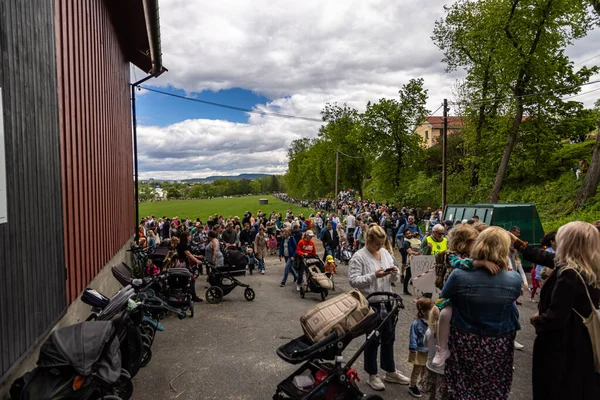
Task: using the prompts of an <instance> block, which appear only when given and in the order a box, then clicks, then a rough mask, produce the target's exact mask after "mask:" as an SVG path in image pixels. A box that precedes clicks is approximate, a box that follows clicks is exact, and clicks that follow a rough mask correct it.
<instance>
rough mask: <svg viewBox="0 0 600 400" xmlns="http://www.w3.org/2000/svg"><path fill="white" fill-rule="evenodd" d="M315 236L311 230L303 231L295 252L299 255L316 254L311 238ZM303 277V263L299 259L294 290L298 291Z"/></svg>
mask: <svg viewBox="0 0 600 400" xmlns="http://www.w3.org/2000/svg"><path fill="white" fill-rule="evenodd" d="M314 236H315V234H314V233H313V231H311V230H308V231H306V232H304V235H302V239H300V241H299V242H298V246H297V247H296V254H297V255H298V256H299V257H302V256H305V255H309V254H317V249H316V247H315V244H314V242H313V240H312V238H313V237H314ZM303 278H304V263H303V262H301V261H300V260H299V262H298V280H297V281H296V290H297V291H300V286H302V279H303Z"/></svg>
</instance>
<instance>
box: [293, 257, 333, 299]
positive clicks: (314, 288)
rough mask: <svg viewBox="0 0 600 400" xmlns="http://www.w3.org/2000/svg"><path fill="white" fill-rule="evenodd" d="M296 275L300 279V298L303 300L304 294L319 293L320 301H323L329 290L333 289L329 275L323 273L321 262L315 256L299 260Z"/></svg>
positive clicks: (323, 267) (323, 268) (323, 266)
mask: <svg viewBox="0 0 600 400" xmlns="http://www.w3.org/2000/svg"><path fill="white" fill-rule="evenodd" d="M298 266H299V271H298V275H299V276H301V277H304V278H301V279H302V280H301V282H302V284H300V297H302V298H304V296H305V294H306V293H309V292H312V293H319V294H320V295H321V300H323V301H325V299H327V296H328V295H329V290H330V289H333V282H332V281H331V274H329V273H326V272H325V265H324V264H323V261H322V260H321V259H320V258H319V256H317V255H316V254H310V255H305V256H302V257H300V258H299V261H298Z"/></svg>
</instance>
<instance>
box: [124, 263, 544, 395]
mask: <svg viewBox="0 0 600 400" xmlns="http://www.w3.org/2000/svg"><path fill="white" fill-rule="evenodd" d="M337 272H338V274H337V275H336V277H335V283H336V289H337V290H336V292H333V295H335V293H341V292H342V291H345V290H348V289H350V285H349V284H348V279H347V266H344V265H341V266H338V271H337ZM282 276H283V263H282V262H279V259H278V258H277V257H269V258H267V260H266V274H265V275H257V274H254V275H252V276H245V277H240V280H241V281H243V282H244V283H248V284H250V285H251V287H252V288H253V289H254V290H255V292H256V299H255V300H254V301H253V302H247V301H246V300H244V296H243V290H242V288H236V289H235V290H234V291H233V292H232V293H230V294H229V295H228V296H226V297H225V298H224V299H223V301H222V302H221V303H220V304H217V305H211V304H206V303H202V304H197V305H196V308H195V310H196V315H195V317H194V318H186V319H185V320H182V321H180V320H178V319H176V318H172V317H171V318H167V319H165V320H163V321H162V322H163V324H164V326H165V331H164V332H159V333H158V334H157V337H156V340H155V343H154V346H153V354H154V356H153V358H152V361H151V362H150V364H149V365H148V366H147V367H146V368H143V369H142V370H141V371H140V372H139V374H138V375H137V376H136V378H135V394H134V397H133V398H134V399H140V400H141V399H181V400H187V399H189V400H192V399H203V400H204V399H206V400H208V399H236V400H242V399H248V400H250V399H260V400H263V399H264V400H267V399H271V398H272V396H273V394H274V393H275V389H276V387H277V384H278V383H279V382H280V381H282V380H283V379H285V378H286V377H287V376H288V375H290V374H291V373H292V372H293V371H294V370H295V368H296V367H297V366H293V365H290V364H287V363H285V362H284V361H283V360H281V359H280V358H279V357H278V356H277V354H276V353H275V350H276V349H277V348H278V347H279V346H281V345H282V344H284V343H286V342H288V341H289V340H291V339H293V338H296V337H298V336H301V335H302V328H301V327H300V322H299V318H300V316H301V315H302V314H304V313H305V312H306V310H308V309H309V308H310V307H312V306H314V305H315V304H317V303H318V302H319V301H320V297H319V296H318V295H316V294H312V293H309V294H307V295H306V298H305V299H301V298H300V296H299V294H298V293H297V292H296V290H295V284H292V282H291V280H292V277H291V276H290V279H289V281H288V284H287V285H286V286H285V287H280V286H279V283H280V282H281V277H282ZM201 278H202V277H201ZM206 287H207V283H206V282H205V281H204V280H203V279H199V280H198V282H197V289H198V293H199V294H201V293H204V291H205V288H206ZM396 289H397V290H399V288H396ZM330 297H331V295H330ZM414 299H415V298H414V297H410V296H405V298H404V303H405V305H406V309H405V310H402V311H401V312H400V316H399V320H398V325H397V333H396V346H395V351H396V365H397V368H398V369H399V370H400V371H401V372H403V373H404V374H405V375H410V371H411V365H410V364H409V363H407V362H406V360H407V357H408V332H409V327H410V324H411V322H412V320H413V318H414V315H415V310H416V309H415V306H414V304H413V300H414ZM521 300H523V306H520V307H519V311H520V314H521V325H522V330H521V331H520V332H519V333H518V335H517V340H518V341H519V342H520V343H522V344H523V345H525V349H524V350H523V351H516V352H515V363H514V367H515V373H514V379H513V384H512V394H511V397H510V398H511V399H514V400H523V399H530V398H531V378H530V377H531V372H530V370H531V355H532V348H533V339H534V337H535V332H534V330H533V328H532V327H531V325H530V324H529V322H528V321H529V317H530V316H531V315H533V314H534V313H535V311H536V307H535V304H533V303H530V302H529V301H528V299H527V301H525V300H526V299H521ZM361 343H362V339H356V340H355V341H354V342H353V343H351V344H350V346H348V348H346V350H345V352H344V355H345V357H346V359H348V358H349V357H350V356H351V355H352V354H354V352H355V349H357V348H358V346H359V345H360V344H361ZM362 365H363V358H362V356H361V357H359V359H358V361H357V362H356V364H355V365H354V367H355V368H356V370H357V371H358V373H359V376H360V378H361V382H360V383H359V387H360V388H361V390H362V391H363V392H365V393H373V391H372V390H371V389H370V388H369V387H368V386H367V385H366V378H367V376H366V374H365V372H364V370H363V366H362ZM175 378H176V379H175ZM172 380H173V382H172V385H171V384H170V383H171V381H172ZM171 386H172V387H171ZM380 395H381V396H382V397H383V398H384V399H412V398H413V397H412V396H410V395H409V394H408V392H407V387H406V386H401V385H394V384H390V383H388V384H387V385H386V390H385V391H383V392H380ZM424 398H425V397H424Z"/></svg>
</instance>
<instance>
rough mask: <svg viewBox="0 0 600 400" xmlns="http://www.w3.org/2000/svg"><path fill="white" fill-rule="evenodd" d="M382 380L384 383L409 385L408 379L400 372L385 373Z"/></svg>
mask: <svg viewBox="0 0 600 400" xmlns="http://www.w3.org/2000/svg"><path fill="white" fill-rule="evenodd" d="M384 379H385V381H386V382H390V383H399V384H400V385H408V384H409V383H410V379H408V377H406V376H404V375H402V374H401V373H400V371H394V372H386V373H385V378H384Z"/></svg>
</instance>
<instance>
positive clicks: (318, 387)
mask: <svg viewBox="0 0 600 400" xmlns="http://www.w3.org/2000/svg"><path fill="white" fill-rule="evenodd" d="M382 297H383V299H381V298H382ZM367 299H368V300H369V303H370V304H379V305H380V309H381V311H380V312H379V313H374V314H371V315H370V316H369V317H365V318H364V320H363V321H361V322H360V323H359V324H357V325H356V326H354V327H353V328H352V329H351V330H350V331H348V332H346V333H345V334H343V335H342V336H338V333H337V332H333V333H331V334H330V335H329V336H327V337H326V338H325V339H323V340H321V341H319V342H317V343H314V344H313V343H312V342H310V341H309V340H308V339H307V338H306V337H305V336H301V337H299V338H297V339H294V340H292V341H291V342H289V343H287V344H284V345H283V346H281V347H279V348H278V349H277V355H278V356H279V357H280V358H281V359H283V360H284V361H286V362H288V363H290V364H299V363H303V364H302V366H301V367H300V368H298V369H297V370H296V371H295V372H294V373H293V374H292V375H290V376H289V377H287V378H286V379H284V380H283V381H282V382H281V383H279V385H277V391H276V392H275V395H274V396H273V399H274V400H284V399H292V400H300V399H301V400H309V399H310V400H330V399H331V400H333V399H344V400H359V399H361V400H367V399H368V400H377V399H382V397H381V396H379V395H369V396H365V395H364V393H362V392H361V391H360V390H359V389H358V386H357V385H356V381H357V380H358V373H357V372H356V370H354V369H352V368H351V367H352V364H354V362H355V361H356V360H357V359H358V357H360V355H361V354H362V353H363V351H364V350H365V348H366V347H367V344H368V343H370V342H371V341H373V340H378V338H379V334H378V332H379V331H380V330H381V328H382V327H383V325H384V324H386V323H388V322H391V323H392V324H394V326H395V324H396V322H397V320H398V313H399V311H400V309H403V308H404V304H403V303H402V299H401V298H400V296H399V295H397V294H395V293H391V292H376V293H372V294H370V295H369V296H368V297H367ZM376 299H377V300H376ZM364 334H367V339H366V341H365V343H363V344H362V345H361V346H360V347H359V349H358V350H357V351H356V353H355V354H354V355H353V356H352V357H351V358H350V359H349V360H348V362H346V363H345V364H344V365H342V361H343V357H342V353H343V351H344V349H345V348H346V347H347V346H348V345H349V344H350V342H352V340H354V339H355V338H357V337H359V336H361V335H364ZM303 381H304V382H303Z"/></svg>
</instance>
